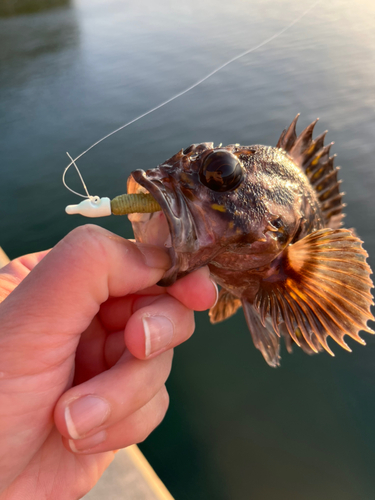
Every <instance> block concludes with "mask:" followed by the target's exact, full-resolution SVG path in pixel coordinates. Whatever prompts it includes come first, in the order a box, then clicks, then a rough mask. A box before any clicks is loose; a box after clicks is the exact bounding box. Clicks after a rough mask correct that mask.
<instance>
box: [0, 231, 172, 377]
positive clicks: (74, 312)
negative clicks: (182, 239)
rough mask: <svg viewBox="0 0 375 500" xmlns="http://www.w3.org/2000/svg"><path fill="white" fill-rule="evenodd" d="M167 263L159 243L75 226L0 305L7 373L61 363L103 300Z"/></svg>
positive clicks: (155, 276)
mask: <svg viewBox="0 0 375 500" xmlns="http://www.w3.org/2000/svg"><path fill="white" fill-rule="evenodd" d="M169 266H170V260H169V257H168V255H167V254H166V253H165V252H164V251H163V250H162V249H160V248H157V247H151V246H148V245H142V244H135V243H132V242H130V241H128V240H125V239H123V238H120V237H118V236H116V235H114V234H112V233H110V232H109V231H106V230H105V229H102V228H100V227H97V226H93V225H87V226H82V227H80V228H78V229H76V230H74V231H72V232H71V233H70V234H68V236H66V237H65V238H64V239H63V240H62V241H61V242H60V243H59V244H58V245H57V246H56V247H55V248H53V249H52V250H51V251H50V252H49V253H48V255H46V256H45V257H44V259H43V260H42V261H41V262H39V264H38V265H37V266H36V267H35V268H34V269H33V270H32V271H31V272H30V273H29V274H28V275H27V276H26V277H25V279H24V280H23V281H22V282H21V283H20V284H19V285H18V286H17V288H16V289H15V290H14V291H13V292H12V293H11V294H10V295H9V296H8V297H7V298H6V299H5V300H4V301H3V302H2V303H1V304H0V324H1V325H2V333H1V334H0V364H1V366H2V372H3V376H5V377H6V376H7V375H9V376H17V374H19V373H27V374H35V373H38V372H39V371H42V370H46V368H48V367H49V366H53V365H57V364H60V363H62V362H63V361H64V360H65V359H66V358H67V357H69V356H71V355H72V354H74V352H75V348H76V345H77V343H78V341H79V336H80V334H81V333H82V332H83V331H84V330H85V329H86V328H87V327H88V325H89V324H90V322H91V320H92V318H93V317H94V316H95V315H96V313H97V312H98V310H99V307H100V304H101V303H103V302H105V301H106V300H107V298H108V297H109V296H110V295H111V296H114V297H119V296H123V295H127V294H130V293H135V292H137V291H139V290H142V289H144V288H146V287H149V286H152V285H154V284H155V283H157V281H159V280H160V279H161V277H162V276H163V274H164V272H165V270H166V269H167V268H168V267H169Z"/></svg>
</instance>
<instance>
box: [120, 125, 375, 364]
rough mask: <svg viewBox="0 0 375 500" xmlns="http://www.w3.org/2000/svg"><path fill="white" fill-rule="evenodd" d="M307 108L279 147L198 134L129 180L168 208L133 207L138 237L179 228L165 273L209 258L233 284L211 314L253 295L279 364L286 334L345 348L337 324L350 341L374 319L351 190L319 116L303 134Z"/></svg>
mask: <svg viewBox="0 0 375 500" xmlns="http://www.w3.org/2000/svg"><path fill="white" fill-rule="evenodd" d="M297 118H298V116H297V117H296V118H295V120H294V121H293V122H292V124H291V125H290V127H289V128H288V129H287V130H285V131H284V132H283V133H282V135H281V137H280V139H279V142H278V145H277V147H271V146H262V145H252V146H240V145H238V144H235V145H229V146H225V147H221V146H220V147H216V148H214V147H213V144H212V143H202V144H195V145H194V144H193V145H192V146H190V147H189V148H187V149H185V150H181V151H179V152H178V153H177V154H176V155H174V156H173V157H172V158H170V159H169V160H167V161H166V162H164V163H163V164H162V165H159V167H157V168H155V169H151V170H147V171H146V172H144V171H143V170H136V171H135V172H133V173H132V175H131V177H130V178H129V181H128V192H129V193H137V192H149V193H150V194H151V195H152V196H153V197H154V198H155V199H156V201H157V202H158V203H159V204H160V206H161V208H162V210H163V213H164V215H163V214H162V213H160V212H159V214H160V215H159V216H156V215H150V216H149V218H146V219H145V218H144V217H138V216H135V217H131V220H132V224H133V229H134V233H135V237H136V239H137V240H138V241H141V242H147V243H154V241H153V237H151V236H150V235H151V233H152V234H157V235H158V234H167V233H168V229H167V227H168V228H169V233H170V236H171V247H170V254H171V257H172V261H173V266H172V268H171V269H170V270H169V271H168V272H167V274H166V275H165V276H164V278H163V280H162V281H161V282H160V284H161V285H163V286H168V285H170V284H171V283H173V282H174V281H175V280H176V279H178V278H180V277H182V276H184V275H186V274H188V273H190V272H192V271H194V270H195V269H197V268H199V267H201V266H203V265H208V266H209V268H210V271H211V274H212V277H213V278H214V280H215V281H216V282H217V283H218V284H219V285H221V287H222V290H221V294H220V298H219V302H218V304H217V305H216V306H215V308H213V309H212V310H211V311H210V318H211V321H212V322H217V321H221V320H223V319H226V318H227V317H229V316H230V315H231V314H233V313H234V312H235V311H236V310H237V309H238V307H240V304H242V306H243V308H244V312H245V316H246V320H247V323H248V326H249V329H250V331H251V334H252V336H253V340H254V343H255V346H256V347H257V348H258V349H259V350H261V352H262V354H263V356H264V357H265V359H266V361H267V362H268V364H269V365H270V366H278V364H279V358H280V355H279V337H280V336H283V337H284V339H285V342H286V345H287V348H288V350H289V351H290V350H291V346H292V344H293V343H295V344H297V345H298V346H300V347H301V348H302V349H303V350H304V351H305V352H307V353H310V354H311V353H313V352H318V351H320V350H322V348H324V349H325V350H327V351H328V352H330V354H333V353H332V351H331V350H330V348H329V347H328V344H327V342H326V338H327V336H330V337H332V338H334V339H335V340H336V341H337V342H338V343H339V344H340V345H341V346H342V347H344V348H346V347H348V346H347V345H346V343H345V342H344V341H343V337H344V336H345V335H349V336H351V337H352V338H354V339H355V340H357V341H359V342H362V343H363V341H362V339H361V338H360V337H359V335H358V331H359V330H361V329H367V331H371V330H370V329H368V328H367V324H366V322H367V320H368V319H373V317H372V315H371V312H370V306H371V304H372V297H371V293H370V289H371V287H372V282H371V280H370V278H369V275H370V273H371V270H370V268H369V267H368V266H367V264H366V262H365V261H366V256H367V254H366V252H365V251H364V250H363V248H362V246H361V243H362V242H361V241H360V240H359V239H358V238H357V237H356V236H355V235H353V234H352V233H351V232H350V231H348V230H344V229H340V226H341V219H342V217H343V215H342V208H343V206H344V205H343V204H342V196H343V193H340V191H339V185H340V182H339V181H338V180H337V173H338V168H337V167H334V166H333V160H334V157H330V156H329V150H330V146H331V145H328V146H324V137H325V133H324V134H322V135H321V136H318V137H317V138H316V139H314V140H313V139H312V132H313V128H314V125H315V123H316V122H314V123H312V124H311V125H309V126H308V127H307V128H306V129H305V130H304V131H303V132H302V133H301V134H300V135H299V136H298V137H297V135H296V133H295V126H296V121H297ZM157 217H159V219H157ZM165 220H166V222H165ZM159 222H160V226H159V225H158V224H159ZM155 224H156V226H155ZM166 224H168V226H167V225H166ZM152 225H154V226H153V230H151V228H152ZM155 227H156V231H155ZM324 228H329V229H326V230H325V229H324ZM159 229H160V230H159ZM163 231H164V232H163ZM298 242H299V243H298ZM297 243H298V244H297ZM346 269H351V272H350V273H347V272H346ZM315 275H316V278H314V276H315ZM319 280H320V282H321V283H323V287H324V286H325V294H323V295H322V294H321V293H320V291H319V283H318V281H319ZM340 295H343V296H344V297H345V296H346V297H347V299H345V298H344V299H343V300H342V299H341V298H340ZM353 300H356V301H357V303H358V306H355V307H354V308H353V305H352V304H351V302H352V301H353ZM353 322H354V323H355V325H356V327H355V328H354V329H353V328H352V327H351V326H350V325H351V324H352V323H353Z"/></svg>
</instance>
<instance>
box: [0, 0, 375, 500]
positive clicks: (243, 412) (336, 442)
mask: <svg viewBox="0 0 375 500" xmlns="http://www.w3.org/2000/svg"><path fill="white" fill-rule="evenodd" d="M309 5H312V3H311V2H296V1H295V0H294V1H291V0H283V1H279V0H247V1H245V0H232V1H231V2H224V1H221V2H218V1H216V2H215V1H213V0H199V1H198V0H189V1H178V2H175V1H172V0H170V1H168V0H158V1H157V2H155V1H152V0H139V1H137V2H135V1H132V2H130V1H126V0H106V1H104V0H76V1H72V2H65V5H63V6H61V7H59V8H54V9H50V10H43V11H39V12H35V13H30V14H24V15H17V16H13V17H4V18H0V245H1V246H2V247H3V248H4V250H5V251H6V252H7V253H8V254H9V255H10V256H11V257H12V258H13V257H16V256H18V255H21V254H24V253H28V252H34V251H37V250H41V249H44V248H48V247H51V246H53V245H54V244H56V243H57V242H58V241H59V240H60V239H61V238H63V237H64V236H65V235H66V234H67V233H68V232H69V231H70V230H72V229H73V228H75V227H76V226H78V225H81V224H84V223H86V222H87V220H84V219H83V218H80V217H79V216H67V215H66V214H65V212H64V207H65V206H66V205H67V204H70V203H76V202H78V201H79V199H78V197H76V196H74V195H73V194H71V193H69V192H68V191H67V190H66V189H65V188H64V187H63V185H62V182H61V175H62V171H63V169H64V167H65V166H66V164H67V163H68V160H67V157H66V151H68V152H69V153H70V154H72V155H73V156H77V155H78V154H79V153H81V152H82V151H83V150H85V149H86V148H87V147H89V146H90V145H91V144H92V143H94V142H95V141H97V140H98V139H100V137H102V136H104V135H106V134H107V133H109V132H110V131H111V130H113V129H115V128H117V127H119V126H121V125H122V124H124V123H125V122H127V121H129V120H131V119H133V118H135V117H137V116H138V115H140V114H142V113H144V112H145V111H147V110H148V109H150V108H152V107H153V106H156V105H158V104H159V103H161V102H162V101H164V100H166V99H168V98H170V97H171V96H173V95H174V94H176V93H178V92H180V91H181V90H183V89H184V88H186V87H189V86H190V85H192V84H193V83H194V82H195V81H196V80H198V79H200V78H202V77H203V76H204V75H206V74H207V73H209V72H211V71H212V70H213V69H214V68H215V67H217V66H219V65H221V64H223V63H224V62H225V61H226V60H228V59H230V58H232V57H234V56H235V55H237V54H239V53H241V52H243V51H245V50H247V49H248V48H251V47H253V46H256V45H258V44H260V43H261V42H263V41H264V40H266V39H268V38H270V37H272V35H274V34H275V33H277V32H278V31H280V30H282V29H283V28H284V27H285V26H287V25H288V24H289V23H291V22H292V21H293V19H295V18H297V17H299V16H300V15H301V14H302V13H303V11H304V10H305V9H306V8H307V7H308V6H309ZM374 56H375V2H373V1H372V0H367V1H365V0H362V1H358V2H353V1H346V0H330V1H322V2H320V3H319V4H318V5H317V6H316V7H315V8H314V9H313V10H311V11H310V12H309V13H308V15H306V16H305V17H304V18H302V19H301V20H300V21H299V22H298V23H296V24H295V25H294V26H292V27H291V28H290V29H289V30H288V31H286V32H285V33H283V34H282V35H280V36H279V37H278V38H276V39H273V40H272V41H270V42H269V43H268V44H267V45H265V46H263V47H261V48H259V49H258V50H257V51H255V52H253V53H251V54H249V55H247V56H246V57H244V58H242V59H240V60H238V61H236V62H234V63H233V64H231V65H229V66H227V67H226V68H224V69H223V70H222V71H220V72H219V73H217V74H215V75H214V76H213V77H212V78H210V79H209V80H207V81H206V82H204V83H203V84H202V85H200V86H199V87H197V88H195V89H194V90H192V91H191V92H189V93H188V94H186V95H184V96H183V97H181V98H179V99H178V100H176V101H174V102H172V103H170V104H168V105H166V106H165V107H163V108H162V109H160V110H158V111H156V112H155V113H153V114H151V115H150V116H147V117H146V118H144V119H142V120H140V121H139V122H137V123H136V124H134V125H132V126H131V127H129V128H127V129H126V130H123V131H122V132H119V133H118V134H116V135H114V136H112V137H111V138H109V139H108V140H106V141H105V142H103V143H102V144H100V145H99V146H97V147H96V148H94V149H93V150H92V151H90V152H89V153H88V154H87V155H86V156H84V157H83V158H82V159H81V160H80V161H79V163H78V164H79V167H80V169H81V172H82V174H83V176H84V179H85V181H86V183H87V186H88V188H89V190H90V192H91V194H95V195H99V196H109V197H113V196H115V195H118V194H121V193H123V192H125V189H126V179H127V177H128V175H129V173H130V172H131V171H132V170H134V169H136V168H144V169H147V168H151V167H153V166H156V165H157V164H159V163H161V162H162V161H163V160H165V159H166V158H169V157H170V156H172V155H173V154H174V153H175V152H177V151H178V150H180V149H181V148H185V147H187V146H189V145H190V144H192V143H196V142H205V141H214V142H215V144H218V143H221V142H222V143H223V144H231V143H237V142H238V143H241V144H243V145H248V144H267V145H275V144H276V143H277V140H278V138H279V135H280V133H281V132H282V130H283V129H284V128H285V127H286V126H287V125H289V123H290V122H291V120H292V119H293V118H294V116H295V115H296V114H297V113H298V112H300V113H301V118H300V124H299V130H301V129H302V128H304V127H305V126H306V125H308V124H309V123H310V122H312V121H313V120H314V119H315V118H316V117H319V118H320V121H319V123H318V125H317V127H316V133H317V134H319V133H321V132H323V131H324V130H325V129H329V134H328V137H327V138H328V140H329V141H331V140H332V141H335V145H334V146H333V149H332V151H333V152H334V153H337V155H338V158H337V163H338V164H339V165H341V166H342V170H341V174H340V175H341V178H342V179H343V190H344V191H346V193H347V194H346V197H345V201H346V203H347V207H346V213H347V218H346V226H347V227H355V228H356V229H357V232H358V234H359V235H360V236H361V237H362V238H363V240H364V241H365V248H366V249H367V250H368V252H369V253H370V256H371V257H370V259H369V262H370V264H371V265H372V267H373V268H374V267H375V165H374V162H375V160H374V159H375V57H374ZM67 181H68V183H69V185H71V186H72V187H73V188H74V189H78V190H80V191H82V187H81V186H80V184H79V181H78V179H77V175H76V174H75V173H74V172H69V174H68V178H67ZM95 222H96V223H98V224H100V225H103V226H104V227H106V228H108V229H110V230H111V231H113V232H115V233H117V234H120V235H123V236H125V237H130V236H131V226H130V223H129V222H128V220H127V218H116V217H111V218H108V219H98V220H97V221H95ZM364 338H365V339H366V341H367V344H368V345H367V347H362V346H360V345H359V344H356V343H355V342H352V341H350V340H349V341H348V343H349V344H350V346H351V347H352V349H353V353H351V354H350V353H348V352H345V351H343V350H342V349H341V348H340V347H338V346H336V345H335V344H334V342H331V343H330V345H331V347H332V349H333V350H334V352H335V354H336V357H335V358H331V357H330V356H329V355H328V354H325V353H323V354H320V355H316V356H307V355H306V354H304V353H303V352H301V351H300V350H298V349H295V353H294V354H293V355H289V354H287V353H286V351H285V349H283V352H282V366H281V368H279V369H272V368H270V367H268V366H267V364H266V363H265V362H264V360H263V358H262V356H261V355H260V353H259V352H258V351H257V350H256V349H255V348H254V346H253V344H252V341H251V338H250V334H249V332H248V330H247V328H246V325H245V321H244V318H243V315H242V312H239V313H237V315H236V316H235V317H234V318H232V319H230V320H228V321H226V322H224V323H222V324H220V325H217V326H211V325H210V324H209V322H208V319H207V314H206V313H200V314H197V329H196V333H195V334H194V336H193V338H192V339H191V340H189V341H188V342H186V343H185V344H184V345H182V346H180V347H178V348H177V349H176V352H175V358H174V367H173V370H172V374H171V377H170V379H169V382H168V389H169V392H170V396H171V405H170V409H169V411H168V414H167V416H166V418H165V420H164V422H163V423H162V424H161V425H160V427H159V428H158V429H157V430H156V431H155V432H154V433H153V434H152V435H151V436H150V437H149V438H148V439H147V440H146V442H144V443H143V444H142V445H141V448H142V450H143V451H144V453H145V454H146V456H147V457H148V459H149V460H150V462H151V464H152V465H153V467H154V468H155V470H156V471H157V473H158V474H159V475H160V477H161V478H162V480H163V481H164V482H165V484H166V485H167V487H168V488H169V489H170V491H171V493H172V494H173V495H174V496H175V497H176V499H178V500H265V499H266V500H290V499H301V500H316V499H319V500H373V499H374V498H375V475H374V464H375V337H371V336H370V335H369V334H364Z"/></svg>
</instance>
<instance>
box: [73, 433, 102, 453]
mask: <svg viewBox="0 0 375 500" xmlns="http://www.w3.org/2000/svg"><path fill="white" fill-rule="evenodd" d="M106 439H107V433H106V431H100V432H98V433H96V434H94V435H93V436H90V437H88V438H85V439H78V440H76V441H73V439H69V446H70V449H71V450H72V451H74V453H77V452H80V451H86V450H90V449H91V448H94V446H97V445H98V444H100V443H104V441H105V440H106Z"/></svg>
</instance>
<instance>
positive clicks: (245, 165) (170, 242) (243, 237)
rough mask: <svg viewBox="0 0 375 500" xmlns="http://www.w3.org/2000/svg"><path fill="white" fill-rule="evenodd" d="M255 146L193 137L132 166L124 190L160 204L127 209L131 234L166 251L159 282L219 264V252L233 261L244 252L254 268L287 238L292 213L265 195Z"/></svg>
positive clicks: (169, 281)
mask: <svg viewBox="0 0 375 500" xmlns="http://www.w3.org/2000/svg"><path fill="white" fill-rule="evenodd" d="M260 148H262V147H258V146H254V147H252V146H249V147H244V146H239V145H229V146H226V147H221V146H220V147H217V148H214V146H213V144H212V143H202V144H193V145H191V146H190V147H188V148H187V149H185V150H181V151H179V152H178V153H177V154H175V155H174V156H173V157H172V158H170V159H169V160H167V161H165V162H164V163H163V164H161V165H159V166H158V167H156V168H153V169H150V170H147V171H144V170H135V171H134V172H132V173H131V175H130V177H129V179H128V193H150V194H151V195H152V196H153V197H154V198H155V200H156V201H157V202H158V203H159V205H160V206H161V209H162V211H159V212H154V213H151V214H149V213H147V214H139V213H136V214H131V215H129V219H130V221H131V223H132V226H133V231H134V235H135V238H136V240H137V241H139V242H142V243H149V244H153V245H158V246H164V247H166V248H167V249H168V251H169V253H170V256H171V259H172V267H171V269H169V271H167V273H166V275H165V276H164V278H163V280H162V281H161V282H160V283H159V284H161V285H164V286H167V285H170V284H172V283H173V282H174V281H175V280H176V279H178V278H180V277H182V276H184V275H186V274H188V273H190V272H192V271H194V270H195V269H197V268H199V267H201V266H203V265H206V264H208V263H209V262H211V261H212V260H214V259H215V262H217V263H219V262H220V258H221V257H220V256H221V255H225V259H226V260H228V254H229V255H230V256H231V258H232V259H233V265H235V262H236V261H238V256H239V254H241V255H243V254H244V253H247V254H249V255H253V264H254V267H258V266H259V265H264V264H265V263H266V261H270V260H272V259H273V258H274V257H275V256H276V255H277V254H278V253H280V252H281V251H282V249H283V248H284V247H285V246H286V245H287V244H288V242H289V241H290V239H291V237H292V235H293V234H294V233H295V230H296V226H297V220H298V213H297V211H296V212H294V211H293V210H290V204H287V203H286V200H285V197H284V198H282V199H281V200H279V199H278V197H277V196H276V197H275V196H269V189H268V191H267V187H265V186H264V182H265V181H264V179H263V177H262V175H261V173H262V162H261V161H260V159H261V158H262V151H261V150H260ZM280 201H281V203H280ZM279 205H280V206H279ZM259 254H260V255H259ZM249 262H250V264H249V265H250V266H251V265H252V264H251V258H250V261H249Z"/></svg>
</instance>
